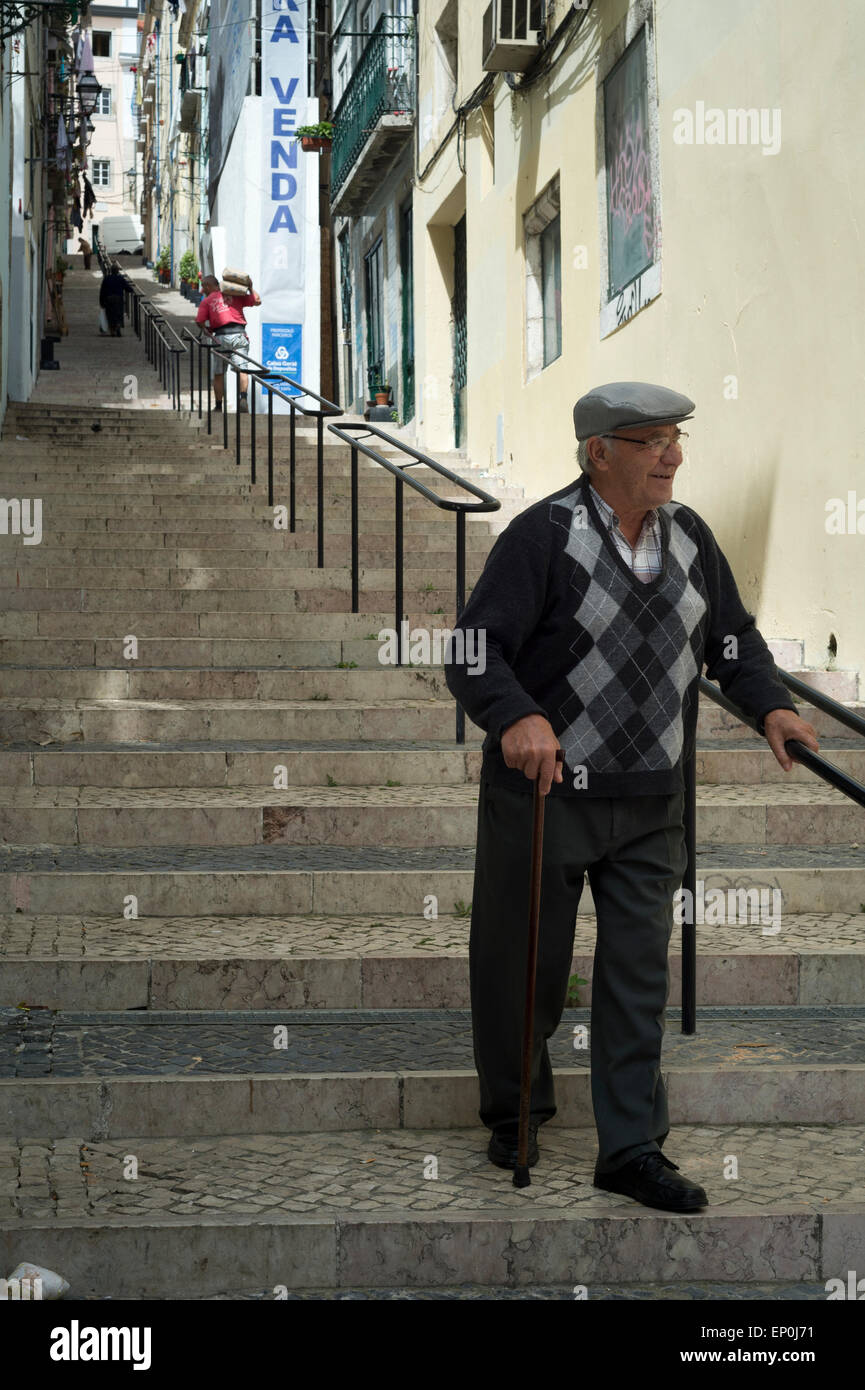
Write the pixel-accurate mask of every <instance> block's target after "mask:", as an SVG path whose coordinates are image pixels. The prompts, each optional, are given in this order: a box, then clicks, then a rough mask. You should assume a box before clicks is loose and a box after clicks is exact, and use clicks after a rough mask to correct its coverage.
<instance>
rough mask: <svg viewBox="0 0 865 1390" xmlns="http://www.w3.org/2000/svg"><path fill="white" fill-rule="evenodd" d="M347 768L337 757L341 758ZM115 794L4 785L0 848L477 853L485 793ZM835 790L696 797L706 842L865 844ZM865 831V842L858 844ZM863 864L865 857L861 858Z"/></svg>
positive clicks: (420, 789) (734, 790)
mask: <svg viewBox="0 0 865 1390" xmlns="http://www.w3.org/2000/svg"><path fill="white" fill-rule="evenodd" d="M334 765H335V766H336V767H338V758H335V759H334ZM280 766H284V764H283V765H281V764H279V762H278V757H277V758H275V759H274V763H273V767H272V770H271V784H270V786H269V787H259V788H255V789H252V788H247V787H224V788H219V789H214V788H201V787H199V788H194V789H187V788H165V789H139V790H134V789H129V790H128V789H117V788H108V787H90V786H85V787H21V786H15V787H0V844H8V845H16V846H25V845H52V846H58V847H59V846H74V845H80V846H82V847H86V846H97V847H98V846H101V847H104V848H118V849H119V848H132V849H134V848H135V847H136V846H139V845H149V846H153V847H155V846H163V847H165V848H171V847H172V846H178V847H179V846H184V847H186V846H202V847H215V846H218V845H221V846H242V845H287V846H298V845H305V846H324V845H334V846H357V847H363V846H366V845H378V846H381V847H389V848H394V849H397V848H402V847H404V848H412V849H418V848H423V847H424V846H425V845H438V846H441V847H444V846H458V847H460V848H464V849H465V848H471V847H473V846H474V843H475V834H476V830H477V800H478V788H477V786H475V785H472V784H467V785H465V786H437V785H435V784H430V785H423V784H421V785H414V786H408V787H402V786H396V787H393V786H390V787H389V786H386V785H384V784H383V783H382V782H379V783H378V784H375V785H369V786H366V787H340V786H333V787H330V786H328V787H309V786H291V785H287V786H285V787H280V788H275V787H274V786H273V782H274V780H275V778H276V777H277V776H278V775H279V774H278V772H277V769H278V768H279V767H280ZM854 809H858V808H851V805H850V802H849V800H848V798H847V797H846V796H844V795H843V793H842V792H840V791H836V790H835V789H834V788H833V787H830V786H827V785H826V784H825V783H822V782H818V783H816V785H815V784H814V782H812V783H811V784H806V785H801V784H797V785H795V786H790V785H777V784H770V785H767V786H763V787H759V786H757V787H748V786H708V787H698V789H697V836H698V839H699V840H700V841H701V842H702V843H703V844H705V845H721V846H734V845H748V846H751V847H755V846H766V848H767V851H768V852H769V854H770V855H771V847H773V846H781V845H786V846H803V847H805V846H822V845H826V844H838V845H840V844H847V845H848V846H849V847H850V848H851V849H862V848H863V845H865V814H863V813H862V812H860V814H859V818H858V824H856V823H855V821H854V816H853V812H854ZM856 835H861V836H862V839H861V840H855V839H854V838H853V837H854V836H856ZM863 860H865V854H863Z"/></svg>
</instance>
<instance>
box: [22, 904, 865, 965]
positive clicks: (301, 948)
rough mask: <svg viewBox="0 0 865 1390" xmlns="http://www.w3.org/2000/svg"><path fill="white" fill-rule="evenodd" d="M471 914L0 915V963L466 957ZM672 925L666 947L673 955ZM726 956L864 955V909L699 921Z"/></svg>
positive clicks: (585, 938)
mask: <svg viewBox="0 0 865 1390" xmlns="http://www.w3.org/2000/svg"><path fill="white" fill-rule="evenodd" d="M469 927H470V918H469V917H468V916H465V917H457V916H453V915H449V914H444V913H443V914H441V915H440V916H439V917H438V918H437V919H436V920H435V921H426V920H424V919H423V918H420V917H397V916H394V917H388V918H387V919H386V920H385V921H382V920H381V919H380V918H376V917H373V916H371V915H367V916H364V915H360V914H359V915H357V916H352V917H325V916H322V915H320V914H309V915H305V916H301V917H286V918H282V919H275V918H273V917H232V918H230V919H227V918H225V917H163V918H159V917H140V918H138V920H137V921H136V922H134V923H131V922H126V921H117V920H116V919H115V918H110V917H76V916H71V915H69V916H62V915H58V914H49V913H45V914H38V913H34V914H32V915H30V914H28V913H23V912H16V913H4V914H0V958H2V957H4V956H6V957H8V958H13V957H17V958H29V957H33V958H35V959H49V958H51V957H55V958H58V959H68V960H79V959H90V960H104V959H117V960H140V959H142V958H144V959H148V958H150V957H151V956H159V957H160V958H162V959H166V958H168V959H172V958H177V959H185V960H204V959H212V958H220V959H231V960H237V959H243V958H244V957H246V958H260V957H262V956H264V957H268V956H274V957H276V958H277V959H280V960H281V959H285V958H289V957H292V956H297V957H304V958H307V957H311V956H315V957H317V958H318V957H321V958H353V957H357V956H375V955H387V956H391V957H397V956H430V957H436V956H457V957H466V958H467V957H468V945H469ZM678 930H679V929H678V928H676V929H674V935H673V941H672V950H673V952H674V953H675V952H676V951H677V950H678ZM594 946H595V919H594V917H593V916H589V915H581V916H579V917H577V919H576V931H575V934H574V950H575V951H577V952H591V951H593V950H594ZM718 951H723V952H724V953H725V954H731V953H732V954H735V953H745V954H748V955H752V954H755V953H767V954H770V955H777V954H778V953H779V952H781V953H787V952H799V953H802V954H807V953H816V952H832V953H838V952H844V953H847V954H860V953H861V952H863V951H865V913H863V912H832V913H821V912H791V913H785V914H784V915H783V916H782V918H781V930H780V932H778V934H777V935H774V936H769V935H766V936H764V935H763V934H762V931H761V930H760V924H759V923H756V924H754V923H749V922H741V923H738V924H735V923H730V924H728V925H724V926H716V927H714V926H712V927H710V926H706V925H705V924H703V923H698V924H697V952H698V955H700V956H702V955H705V954H709V953H714V952H718Z"/></svg>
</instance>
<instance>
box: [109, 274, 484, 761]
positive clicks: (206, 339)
mask: <svg viewBox="0 0 865 1390" xmlns="http://www.w3.org/2000/svg"><path fill="white" fill-rule="evenodd" d="M129 284H130V288H131V289H132V290H133V293H135V294H136V295H137V296H138V297H136V299H135V304H136V310H137V307H138V303H139V298H140V300H141V302H142V304H143V307H144V309H145V310H147V309H148V307H149V308H151V310H152V306H148V304H147V301H146V300H144V297H143V295H140V292H138V291H137V287H135V286H133V285H132V282H131V281H130V282H129ZM146 317H147V320H148V322H149V323H150V324H151V326H152V328H153V330H154V331H155V332H156V333H157V334H158V337H159V339H160V341H162V342H165V341H166V340H165V339H164V337H163V336H162V335H161V334H159V332H158V326H157V325H155V323H154V322H153V320H154V317H155V315H154V314H153V312H151V313H150V314H146ZM166 326H167V325H166ZM173 331H174V330H172V332H173ZM175 336H177V335H176V334H175ZM184 340H185V341H184ZM178 341H180V343H181V347H180V348H179V349H172V350H171V351H172V353H173V354H175V353H176V360H177V362H178V363H179V353H180V351H183V352H187V351H188V352H189V408H190V411H191V412H192V411H194V410H195V365H196V352H195V351H194V349H195V348H197V350H198V351H197V362H198V418H199V419H201V418H202V413H203V393H204V390H203V384H202V377H203V373H202V362H201V354H202V351H205V352H207V355H208V356H207V371H206V376H207V432H208V434H210V433H211V430H212V423H211V416H212V406H211V358H212V355H213V354H215V355H216V356H217V357H218V358H220V359H221V360H222V361H223V362H224V363H226V364H227V365H228V366H229V367H231V369H232V370H233V371H234V373H235V381H236V404H237V406H239V405H240V375H241V373H242V372H243V371H244V370H246V371H247V373H248V375H249V377H250V379H251V382H252V402H251V409H250V411H249V415H250V481H251V482H252V483H255V481H256V471H255V469H256V434H255V418H256V414H257V412H256V409H255V404H256V402H255V389H256V383H260V385H261V387H262V390H266V391H267V396H268V401H267V417H268V421H267V426H268V428H267V462H268V504H269V505H270V506H272V505H273V397H274V396H279V397H280V399H281V400H284V401H286V402H287V403H288V406H289V408H290V410H291V450H290V528H291V531H292V532H294V531H295V530H296V514H295V469H296V439H295V425H296V412H297V411H298V410H299V411H300V412H301V414H302V415H311V416H314V417H315V420H316V437H317V485H318V486H317V533H318V534H317V542H318V568H319V569H321V568H323V567H324V453H323V421H324V417H325V416H326V415H342V413H343V412H342V408H341V407H340V406H338V405H336V404H334V402H333V401H329V400H328V399H327V397H326V396H322V395H320V394H319V393H318V392H317V391H312V390H311V389H310V388H309V387H306V386H304V385H303V383H302V382H300V381H296V380H295V379H294V378H293V377H289V376H286V375H284V374H282V373H279V372H272V371H271V370H270V368H268V367H265V365H264V364H263V363H262V362H259V361H257V360H256V359H255V358H254V357H251V356H250V355H249V353H245V352H242V351H239V350H237V349H234V348H231V349H227V350H224V349H220V348H218V347H217V346H216V345H215V340H214V338H213V337H212V336H211V335H209V334H206V333H205V332H204V331H203V330H202V331H201V332H200V333H199V334H198V335H196V334H194V333H192V332H191V330H190V329H188V328H184V329H183V330H182V334H181V337H180V338H179V340H178ZM236 357H240V358H242V359H243V362H244V363H245V364H246V366H245V367H239V366H237V364H236V362H234V361H233V360H232V359H233V358H236ZM174 365H175V357H174V356H172V366H174ZM276 382H281V383H282V384H283V385H284V386H291V387H295V388H296V390H297V392H298V393H299V394H300V395H304V396H310V397H312V398H313V399H315V400H317V401H318V402H319V407H318V408H316V407H312V406H304V405H301V404H300V402H299V401H298V400H297V398H296V396H294V395H288V394H287V392H285V391H283V390H281V389H280V387H279V386H277V385H276V384H275V383H276ZM174 403H175V407H176V408H177V409H179V408H180V389H179V378H178V381H177V392H176V396H175V397H174ZM328 429H329V430H330V431H331V432H332V433H333V434H335V435H336V436H337V437H338V438H340V439H342V440H343V441H344V442H345V443H347V444H348V445H349V447H350V449H351V599H352V606H351V611H352V613H357V612H358V611H359V604H360V594H359V577H360V567H359V558H358V458H357V456H358V450H360V451H361V452H362V453H363V454H365V455H366V456H367V457H368V458H371V459H372V460H373V462H375V463H378V464H381V465H382V467H384V468H386V469H387V471H388V472H389V473H390V474H391V475H392V476H393V478H394V483H395V513H394V529H395V562H396V573H395V595H394V599H395V610H396V634H397V650H398V653H399V664H400V665H404V664H405V661H404V655H405V653H404V634H403V630H402V604H403V592H404V583H403V579H404V575H403V485H404V483H408V484H409V486H410V487H412V488H414V490H415V491H416V492H419V493H420V494H421V495H422V496H423V497H426V498H427V500H428V501H430V502H432V503H434V505H435V506H436V507H439V508H440V509H442V510H444V511H451V512H454V513H455V514H456V603H457V616H459V613H460V611H461V610H462V608H463V607H464V605H465V571H466V551H465V545H466V531H465V524H466V513H467V512H494V511H498V510H499V509H500V508H501V502H500V501H499V499H498V498H496V497H493V496H491V494H490V493H488V492H484V490H483V489H482V488H479V487H477V486H476V485H475V484H474V483H470V482H468V481H466V479H465V478H461V477H460V475H459V474H458V473H454V472H453V471H452V470H451V469H449V468H446V467H445V466H444V464H441V463H439V462H437V460H436V459H434V458H431V457H430V455H429V454H424V453H422V452H421V451H420V450H419V449H415V448H413V447H412V446H411V445H409V444H405V443H404V442H403V441H402V440H400V439H397V438H396V436H395V435H392V434H388V433H387V432H386V431H385V430H382V429H379V428H378V427H377V426H376V425H372V424H368V423H363V424H361V423H360V422H355V421H344V422H343V427H342V428H339V427H338V426H336V425H328ZM349 430H354V431H358V430H364V431H365V432H366V433H368V434H375V435H377V436H378V437H379V438H380V439H381V440H383V441H384V442H385V443H387V444H389V445H391V446H393V447H395V448H396V449H398V450H399V451H400V452H402V453H404V454H409V455H411V461H410V462H409V463H408V464H403V465H400V464H396V463H393V462H391V461H390V460H388V459H386V458H384V457H383V456H382V454H380V453H379V452H378V451H377V450H376V449H372V448H370V447H368V446H367V445H365V444H362V443H360V442H359V441H358V440H357V439H356V438H353V437H352V436H351V435H350V434H348V433H346V431H349ZM235 441H236V442H235V453H236V457H235V462H236V464H238V465H239V464H240V458H241V454H240V411H239V409H238V410H237V415H236V427H235ZM222 442H223V447H224V448H226V449H227V448H228V418H227V413H226V411H225V410H223V412H222ZM415 463H421V464H424V465H425V466H426V467H427V468H431V469H432V470H433V471H434V472H436V473H438V474H439V475H440V476H441V477H443V478H447V480H448V481H449V482H452V483H455V484H456V486H457V487H459V488H462V490H463V491H464V492H468V493H471V494H472V496H473V497H476V498H478V499H479V500H478V501H477V502H467V501H463V500H461V499H450V498H444V497H439V495H438V494H437V493H435V492H433V491H432V490H431V489H430V488H428V487H426V486H425V485H424V484H423V483H421V482H419V481H418V480H417V479H416V478H412V477H411V476H410V474H409V473H408V472H407V469H408V468H410V467H412V466H413V464H415ZM456 741H457V743H464V742H465V711H464V710H463V708H462V706H461V705H460V704H459V702H457V708H456Z"/></svg>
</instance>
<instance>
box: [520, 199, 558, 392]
mask: <svg viewBox="0 0 865 1390" xmlns="http://www.w3.org/2000/svg"><path fill="white" fill-rule="evenodd" d="M559 205H560V197H559V179H558V175H557V176H556V177H555V178H554V179H553V180H552V182H551V183H550V184H548V185H547V187H546V188H545V189H544V191H543V193H542V194H541V196H540V197H539V198H538V199H537V201H536V202H535V203H533V204H532V206H531V208H530V209H529V211H528V212H527V213H526V214H525V216H524V218H523V230H524V235H525V246H526V370H527V376H528V377H533V376H537V374H538V372H540V371H543V369H544V367H547V366H549V364H550V363H551V362H554V361H555V360H556V358H557V357H561V355H562V234H561V218H560V213H559Z"/></svg>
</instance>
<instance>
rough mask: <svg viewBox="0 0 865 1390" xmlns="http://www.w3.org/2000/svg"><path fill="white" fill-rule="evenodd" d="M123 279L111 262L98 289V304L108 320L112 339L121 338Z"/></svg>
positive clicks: (115, 264)
mask: <svg viewBox="0 0 865 1390" xmlns="http://www.w3.org/2000/svg"><path fill="white" fill-rule="evenodd" d="M124 288H125V287H124V284H123V277H122V276H121V274H120V266H119V265H118V264H117V262H116V261H112V262H111V266H110V268H109V271H108V274H107V275H106V276H105V278H104V279H103V281H102V284H101V286H100V289H99V304H100V306H101V308H103V309H104V310H105V315H106V318H107V319H108V331H109V333H110V334H111V336H112V338H120V337H122V336H123V332H122V330H123V291H124Z"/></svg>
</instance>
